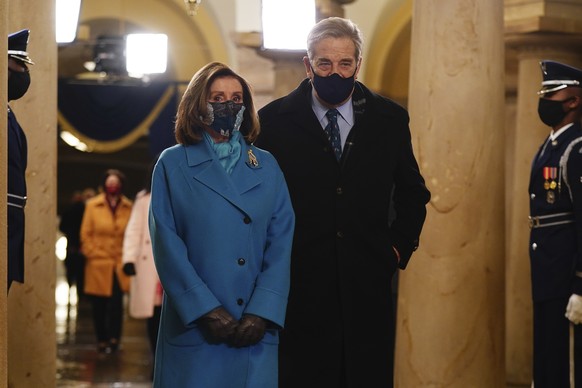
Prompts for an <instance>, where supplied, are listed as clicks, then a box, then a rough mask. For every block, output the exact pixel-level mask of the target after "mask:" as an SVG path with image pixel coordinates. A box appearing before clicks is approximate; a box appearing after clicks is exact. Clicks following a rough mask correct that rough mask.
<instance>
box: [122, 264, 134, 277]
mask: <svg viewBox="0 0 582 388" xmlns="http://www.w3.org/2000/svg"><path fill="white" fill-rule="evenodd" d="M123 273H124V274H126V275H127V276H133V275H135V264H133V263H125V264H123Z"/></svg>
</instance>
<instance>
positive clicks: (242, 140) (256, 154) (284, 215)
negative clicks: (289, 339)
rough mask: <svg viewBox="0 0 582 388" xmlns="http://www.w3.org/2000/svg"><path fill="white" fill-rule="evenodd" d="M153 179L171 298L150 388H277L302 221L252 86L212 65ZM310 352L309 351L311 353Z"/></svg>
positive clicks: (154, 226) (185, 106)
mask: <svg viewBox="0 0 582 388" xmlns="http://www.w3.org/2000/svg"><path fill="white" fill-rule="evenodd" d="M175 133H176V140H177V142H178V145H176V146H173V147H170V148H168V149H166V150H165V151H163V152H162V154H161V156H160V158H159V160H158V162H157V164H156V167H155V169H154V174H153V183H152V196H151V206H150V216H149V223H150V234H151V238H152V246H153V251H154V260H155V263H156V268H157V270H158V274H159V276H160V280H161V282H162V285H163V287H164V301H163V307H162V318H161V323H160V335H159V338H158V347H157V350H156V361H155V363H156V365H155V373H154V387H200V388H275V387H277V344H278V330H279V329H281V328H282V327H283V324H284V319H285V308H286V306H287V295H288V292H289V265H290V264H289V260H290V254H291V240H292V238H293V227H294V220H295V217H294V214H293V208H292V207H291V201H290V199H289V193H288V190H287V185H286V183H285V180H284V178H283V174H282V173H281V170H280V169H279V166H278V165H277V162H276V161H275V159H274V158H273V156H272V155H271V154H269V153H267V152H265V151H263V150H261V149H259V148H256V147H255V146H253V145H252V142H253V141H254V139H255V138H256V136H257V134H258V133H259V125H258V119H257V115H256V111H255V108H254V103H253V96H252V94H251V89H250V86H249V84H248V83H247V82H246V81H245V80H244V79H243V78H242V77H241V76H239V75H238V74H236V73H235V72H234V71H233V70H231V69H230V68H229V67H228V66H226V65H224V64H221V63H217V62H213V63H210V64H208V65H206V66H204V67H203V68H202V69H200V70H199V71H198V72H197V73H196V74H195V75H194V77H193V78H192V80H191V81H190V84H189V85H188V87H187V89H186V91H185V93H184V95H183V96H182V100H181V101H180V105H179V107H178V112H177V118H176V126H175ZM306 351H308V350H307V349H306Z"/></svg>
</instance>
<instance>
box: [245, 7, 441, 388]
mask: <svg viewBox="0 0 582 388" xmlns="http://www.w3.org/2000/svg"><path fill="white" fill-rule="evenodd" d="M361 54H362V34H361V32H360V30H359V29H358V27H357V26H356V25H355V24H354V23H353V22H351V21H350V20H347V19H343V18H335V17H332V18H328V19H324V20H322V21H320V22H319V23H317V24H316V25H315V26H314V27H313V28H312V30H311V32H310V33H309V35H308V38H307V56H306V57H304V58H303V63H304V65H305V71H306V74H307V79H305V80H304V81H303V82H301V84H300V85H299V86H298V87H297V89H295V90H294V91H292V92H291V93H290V94H289V95H287V96H285V97H282V98H280V99H277V100H275V101H273V102H271V103H269V104H267V105H266V106H265V107H264V108H263V109H261V110H260V111H259V117H260V122H261V134H260V135H259V138H258V139H257V142H256V144H257V146H259V147H262V148H264V149H266V150H267V151H270V152H271V153H272V154H273V155H274V156H275V158H276V159H277V161H278V162H279V165H280V166H281V169H282V170H283V173H284V174H285V178H286V180H287V183H288V185H289V192H290V194H291V200H292V201H293V207H294V209H295V213H296V216H297V226H296V228H295V237H294V242H293V251H292V259H291V291H290V295H289V306H288V309H287V322H286V325H285V330H284V331H282V332H281V344H280V354H279V357H280V358H279V359H280V379H279V383H280V387H281V388H297V387H304V386H309V387H318V388H360V387H383V388H388V387H392V386H393V359H394V355H393V353H394V337H395V324H394V316H393V307H392V290H391V280H392V277H393V275H394V273H395V271H396V270H397V269H398V268H399V267H400V268H401V269H404V268H405V267H406V265H407V263H408V261H409V259H410V256H411V255H412V253H413V251H414V250H416V249H417V247H418V244H419V236H420V232H421V229H422V226H423V224H424V220H425V217H426V203H427V202H428V201H429V199H430V193H429V191H428V190H427V188H426V186H425V182H424V179H423V177H422V176H421V174H420V171H419V168H418V164H417V162H416V159H415V157H414V154H413V150H412V144H411V134H410V130H409V127H408V122H409V117H408V112H407V111H406V110H405V109H404V108H402V107H401V106H399V105H397V104H396V103H394V102H393V101H391V100H389V99H387V98H384V97H382V96H380V95H378V94H375V93H373V92H372V91H370V90H369V89H368V88H366V87H365V86H364V85H363V84H362V83H360V82H358V81H356V78H357V76H358V73H359V71H360V69H361V66H362V57H361ZM391 203H393V205H394V207H393V209H394V211H392V209H391Z"/></svg>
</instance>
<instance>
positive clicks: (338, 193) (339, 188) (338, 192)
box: [335, 187, 344, 195]
mask: <svg viewBox="0 0 582 388" xmlns="http://www.w3.org/2000/svg"><path fill="white" fill-rule="evenodd" d="M335 192H336V193H337V195H342V194H343V193H344V190H343V189H342V188H341V187H338V188H336V189H335Z"/></svg>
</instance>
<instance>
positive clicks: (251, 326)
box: [231, 314, 267, 348]
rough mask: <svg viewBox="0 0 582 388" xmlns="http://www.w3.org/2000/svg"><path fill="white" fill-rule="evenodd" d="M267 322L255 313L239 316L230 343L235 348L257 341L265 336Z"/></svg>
mask: <svg viewBox="0 0 582 388" xmlns="http://www.w3.org/2000/svg"><path fill="white" fill-rule="evenodd" d="M266 328H267V322H266V321H265V320H264V319H263V318H261V317H259V316H256V315H252V314H245V315H243V317H242V318H241V320H240V322H239V325H238V327H237V328H236V331H235V332H234V337H233V338H232V341H231V345H232V346H234V347H236V348H242V347H246V346H251V345H255V344H257V343H259V342H260V341H261V340H262V339H263V337H264V336H265V329H266Z"/></svg>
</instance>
